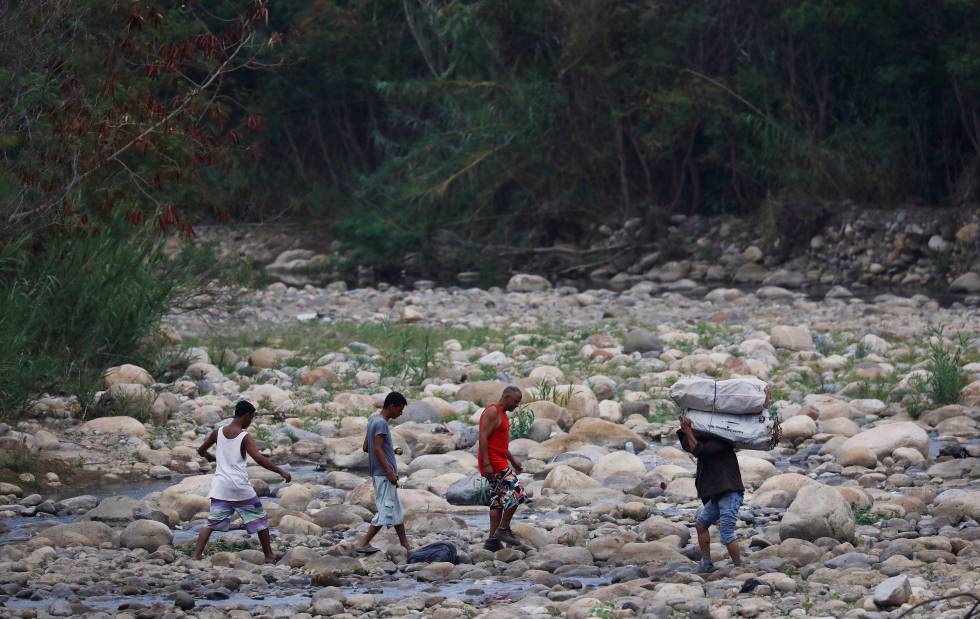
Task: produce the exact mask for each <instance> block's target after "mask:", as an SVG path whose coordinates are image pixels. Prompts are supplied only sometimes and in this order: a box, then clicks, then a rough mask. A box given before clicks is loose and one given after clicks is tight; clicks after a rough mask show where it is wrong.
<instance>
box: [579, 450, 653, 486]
mask: <svg viewBox="0 0 980 619" xmlns="http://www.w3.org/2000/svg"><path fill="white" fill-rule="evenodd" d="M646 472H647V470H646V467H645V466H643V460H641V459H640V458H639V457H637V456H635V455H633V454H631V453H628V452H625V451H614V452H613V453H610V454H606V455H605V456H602V457H601V458H599V460H598V461H596V463H595V465H594V466H593V467H592V473H591V475H592V477H593V478H594V479H597V480H599V481H603V480H604V479H606V478H607V477H610V476H612V475H627V476H631V477H636V478H640V477H643V476H644V475H646Z"/></svg>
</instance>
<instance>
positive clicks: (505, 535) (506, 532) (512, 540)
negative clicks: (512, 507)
mask: <svg viewBox="0 0 980 619" xmlns="http://www.w3.org/2000/svg"><path fill="white" fill-rule="evenodd" d="M497 539H499V540H500V541H502V542H503V543H505V544H507V545H508V546H523V545H524V544H523V543H521V540H519V539H517V537H516V536H515V535H514V532H513V531H511V530H510V529H497Z"/></svg>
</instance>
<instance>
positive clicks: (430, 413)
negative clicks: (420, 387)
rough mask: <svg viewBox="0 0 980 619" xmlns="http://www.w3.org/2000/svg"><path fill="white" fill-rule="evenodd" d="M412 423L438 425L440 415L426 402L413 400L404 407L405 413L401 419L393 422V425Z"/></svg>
mask: <svg viewBox="0 0 980 619" xmlns="http://www.w3.org/2000/svg"><path fill="white" fill-rule="evenodd" d="M412 421H414V422H416V423H439V422H440V421H442V415H440V414H439V411H438V410H436V408H435V407H434V406H432V405H431V404H429V403H428V402H425V401H422V400H415V401H413V402H410V403H409V405H408V406H406V407H405V411H404V412H403V413H402V415H401V417H399V418H398V419H396V420H395V423H396V424H401V423H407V422H412Z"/></svg>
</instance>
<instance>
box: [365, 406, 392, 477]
mask: <svg viewBox="0 0 980 619" xmlns="http://www.w3.org/2000/svg"><path fill="white" fill-rule="evenodd" d="M376 436H384V437H385V438H384V443H383V444H382V447H381V451H382V453H383V454H384V457H385V460H387V461H388V464H390V465H391V469H392V470H393V471H394V472H395V476H396V477H397V476H398V462H397V461H396V460H395V448H394V447H393V446H392V443H391V430H390V429H389V428H388V420H387V419H385V418H384V416H382V415H375V416H373V417H371V419H370V420H369V421H368V426H367V444H368V468H369V469H370V471H371V476H372V477H387V476H388V474H387V473H386V472H385V467H384V464H382V463H381V462H379V461H378V459H377V457H375V455H374V437H376Z"/></svg>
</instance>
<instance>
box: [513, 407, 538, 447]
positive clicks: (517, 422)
mask: <svg viewBox="0 0 980 619" xmlns="http://www.w3.org/2000/svg"><path fill="white" fill-rule="evenodd" d="M532 425H534V411H532V410H531V409H530V408H528V406H527V405H526V404H522V405H521V406H519V407H517V410H515V411H514V412H513V413H512V414H511V416H510V437H511V438H512V439H516V438H531V426H532Z"/></svg>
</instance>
